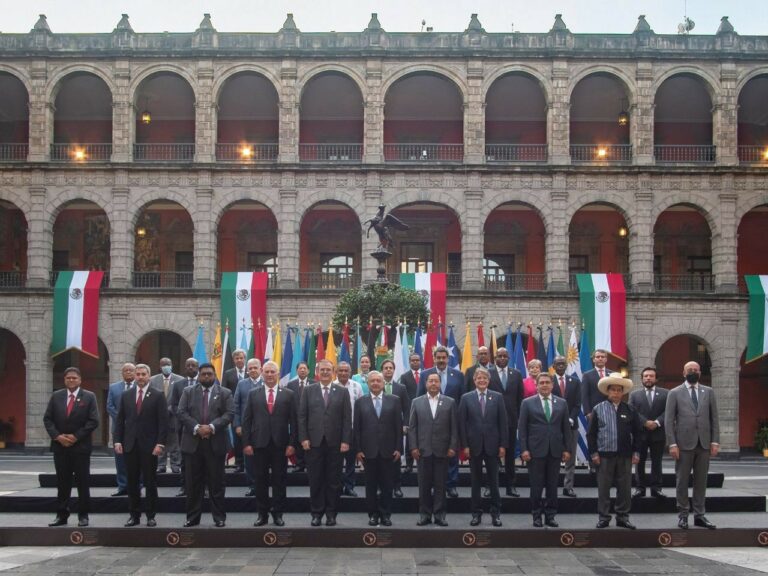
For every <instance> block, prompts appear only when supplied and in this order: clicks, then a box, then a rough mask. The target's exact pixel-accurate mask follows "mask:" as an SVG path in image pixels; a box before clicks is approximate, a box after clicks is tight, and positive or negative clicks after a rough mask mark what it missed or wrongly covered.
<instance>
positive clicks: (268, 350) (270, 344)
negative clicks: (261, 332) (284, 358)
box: [264, 320, 275, 363]
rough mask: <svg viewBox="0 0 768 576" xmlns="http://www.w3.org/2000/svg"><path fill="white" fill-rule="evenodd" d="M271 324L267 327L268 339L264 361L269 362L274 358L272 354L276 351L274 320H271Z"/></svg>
mask: <svg viewBox="0 0 768 576" xmlns="http://www.w3.org/2000/svg"><path fill="white" fill-rule="evenodd" d="M269 322H270V323H269V326H268V327H267V340H266V343H265V344H264V362H265V363H266V362H268V361H270V360H272V355H273V354H274V353H275V344H274V342H272V332H273V329H272V320H270V321H269Z"/></svg>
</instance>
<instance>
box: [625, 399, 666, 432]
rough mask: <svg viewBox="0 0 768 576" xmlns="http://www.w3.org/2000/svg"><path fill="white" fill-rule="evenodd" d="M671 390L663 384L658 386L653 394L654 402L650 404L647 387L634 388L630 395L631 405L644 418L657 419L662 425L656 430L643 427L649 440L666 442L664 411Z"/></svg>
mask: <svg viewBox="0 0 768 576" xmlns="http://www.w3.org/2000/svg"><path fill="white" fill-rule="evenodd" d="M668 394H669V391H668V390H667V389H666V388H662V387H661V386H658V385H657V386H656V387H655V390H654V395H653V404H652V405H650V406H649V405H648V395H647V394H646V393H645V387H643V388H641V389H639V390H634V391H632V393H631V394H630V395H629V405H630V406H632V408H634V409H635V410H636V411H637V413H638V414H640V416H641V418H642V419H643V424H645V421H646V420H656V421H657V422H658V423H659V424H660V426H659V427H658V428H656V430H646V429H645V428H643V436H644V437H645V439H646V440H647V441H648V442H664V440H665V437H666V433H665V432H664V412H665V411H666V409H667V395H668Z"/></svg>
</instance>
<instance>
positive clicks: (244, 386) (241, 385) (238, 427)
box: [232, 358, 263, 497]
mask: <svg viewBox="0 0 768 576" xmlns="http://www.w3.org/2000/svg"><path fill="white" fill-rule="evenodd" d="M245 374H246V377H245V378H243V379H242V380H240V382H238V383H237V388H235V392H234V405H235V419H234V421H233V422H232V427H233V428H234V429H235V444H237V443H238V442H242V438H243V416H244V414H245V407H246V406H247V405H248V395H249V394H250V393H251V390H253V389H254V388H256V387H257V386H261V385H262V384H263V382H262V380H261V361H260V360H259V359H258V358H251V359H250V360H248V362H246V364H245ZM243 469H244V470H245V480H246V482H247V483H248V490H247V491H246V493H245V495H246V497H252V496H256V476H255V471H254V469H253V457H251V456H248V455H247V454H245V453H244V454H243Z"/></svg>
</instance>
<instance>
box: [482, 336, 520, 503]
mask: <svg viewBox="0 0 768 576" xmlns="http://www.w3.org/2000/svg"><path fill="white" fill-rule="evenodd" d="M489 372H490V375H491V383H490V384H489V385H488V388H489V389H490V390H493V391H494V392H498V393H499V394H501V396H502V398H504V407H505V408H506V409H507V424H508V425H509V429H508V432H509V452H508V453H507V456H506V458H504V471H505V472H506V477H507V478H506V480H507V490H506V493H507V496H512V497H513V498H519V497H520V494H519V493H518V491H517V488H516V487H515V484H516V481H515V447H516V444H517V418H518V414H520V404H521V402H522V401H523V375H522V374H520V372H519V371H518V370H515V369H514V368H512V367H511V366H510V365H509V352H507V349H506V348H499V349H498V350H496V357H495V358H494V365H493V368H492V369H490V370H489Z"/></svg>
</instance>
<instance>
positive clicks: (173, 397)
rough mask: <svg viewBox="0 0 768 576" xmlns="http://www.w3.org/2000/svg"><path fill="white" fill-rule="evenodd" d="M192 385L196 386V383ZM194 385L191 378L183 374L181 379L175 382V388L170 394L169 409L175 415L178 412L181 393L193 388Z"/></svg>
mask: <svg viewBox="0 0 768 576" xmlns="http://www.w3.org/2000/svg"><path fill="white" fill-rule="evenodd" d="M195 382H197V378H195ZM192 386H194V384H192ZM192 386H190V385H189V378H187V377H186V376H182V377H181V380H177V381H176V382H174V383H173V390H171V393H170V395H169V396H168V411H169V412H170V413H171V414H173V415H174V416H176V415H177V414H178V411H179V402H181V395H182V394H183V393H184V390H186V389H187V388H191V387H192Z"/></svg>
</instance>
